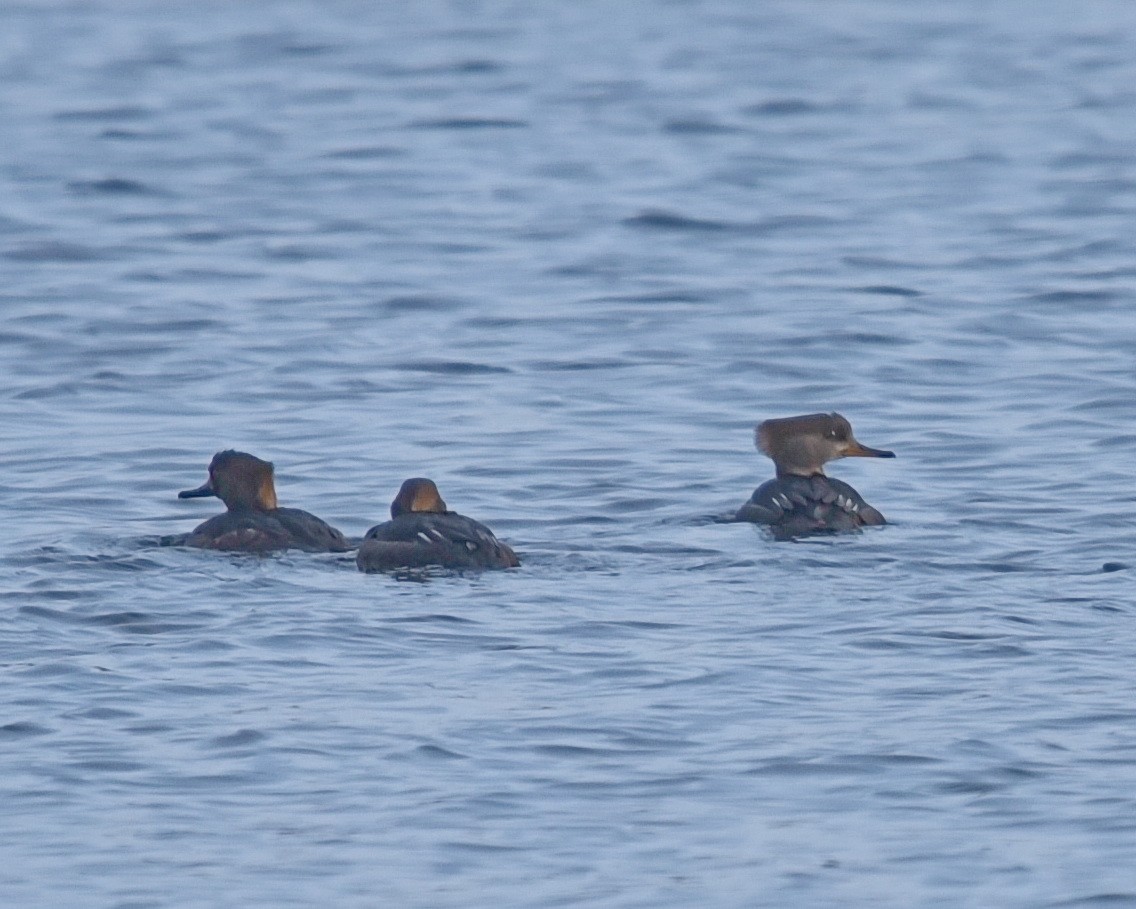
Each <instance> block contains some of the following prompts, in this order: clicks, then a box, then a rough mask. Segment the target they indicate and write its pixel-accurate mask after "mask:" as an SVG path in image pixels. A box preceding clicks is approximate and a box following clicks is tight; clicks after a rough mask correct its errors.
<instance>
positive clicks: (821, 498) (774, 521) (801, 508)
mask: <svg viewBox="0 0 1136 909" xmlns="http://www.w3.org/2000/svg"><path fill="white" fill-rule="evenodd" d="M755 437H756V442H757V447H758V449H759V450H760V451H761V452H762V453H763V454H765V455H768V456H769V457H770V458H772V459H773V463H774V464H775V465H776V466H777V477H776V478H775V479H773V480H768V481H767V482H765V483H763V484H761V486H759V487H758V488H757V489H756V490H755V491H754V494H753V495H752V496H751V497H750V500H749V501H748V502H746V503H745V504H744V505H743V506H742V507H741V508H739V509H738V511H737V514H736V515H735V519H736V520H738V521H750V522H752V523H754V524H768V525H769V526H770V528H772V530H773V534H774V536H775V537H777V538H778V539H789V538H791V537H797V536H802V535H805V534H810V533H836V532H840V531H847V530H855V529H857V528H859V527H865V526H870V525H876V524H886V523H887V522H886V521H885V520H884V516H883V515H882V514H880V513H879V512H878V511H877V510H876V509H875V508H873V507H872V506H871V505H869V504H868V503H867V502H865V501H864V499H863V497H862V496H861V495H860V493H858V492H857V491H856V490H855V489H853V488H852V487H851V486H850V485H848V484H847V483H845V482H843V481H842V480H836V479H833V478H832V477H827V476H825V474H824V465H825V464H826V463H827V462H828V461H835V460H836V459H837V458H894V457H895V453H894V452H891V451H881V450H880V449H878V448H868V447H867V446H866V445H861V444H860V443H859V442H857V441H856V439H855V437H854V436H853V435H852V426H851V424H850V423H849V422H848V421H847V420H846V419H844V417H842V416H841V415H840V414H838V413H812V414H807V415H805V416H801V417H785V418H783V419H779V420H766V421H765V422H764V423H762V424H761V425H760V426H758V427H757V430H756V432H755Z"/></svg>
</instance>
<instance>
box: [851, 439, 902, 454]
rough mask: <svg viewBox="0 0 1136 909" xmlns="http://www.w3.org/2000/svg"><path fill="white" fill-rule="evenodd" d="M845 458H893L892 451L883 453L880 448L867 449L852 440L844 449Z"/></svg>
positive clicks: (865, 446)
mask: <svg viewBox="0 0 1136 909" xmlns="http://www.w3.org/2000/svg"><path fill="white" fill-rule="evenodd" d="M844 457H846V458H894V457H895V452H894V451H884V450H883V449H882V448H869V447H868V446H867V445H861V444H860V443H859V442H857V441H856V440H855V439H853V440H852V441H851V442H850V443H849V445H848V447H847V448H846V449H844Z"/></svg>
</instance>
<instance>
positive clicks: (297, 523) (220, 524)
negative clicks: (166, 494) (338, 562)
mask: <svg viewBox="0 0 1136 909" xmlns="http://www.w3.org/2000/svg"><path fill="white" fill-rule="evenodd" d="M272 469H273V468H272V464H271V463H270V462H268V461H262V460H261V459H260V458H257V457H254V456H253V455H250V454H246V453H245V452H243V451H233V450H231V449H230V450H229V451H220V452H218V453H217V454H215V455H214V456H213V460H212V461H211V462H210V463H209V479H208V480H206V481H205V483H203V484H202V485H201V486H198V487H197V488H196V489H187V490H185V491H184V492H179V493H178V498H179V499H193V498H198V497H199V496H217V498H219V499H220V500H221V501H222V502H224V503H225V507H226V508H227V509H228V510H227V511H226V512H225V513H224V514H219V515H217V516H216V517H215V518H210V519H209V520H208V521H206V522H205V523H204V524H202V525H200V526H199V527H197V528H196V529H195V530H193V531H192V532H191V533H189V534H186V536H185V537H184V538H181V539H178V541H177V542H179V543H180V544H181V545H184V546H197V547H199V548H201V549H225V550H231V551H238V552H269V551H271V550H274V549H303V550H305V551H306V552H346V551H348V550H349V549H351V548H352V547H351V545H350V544H349V543H348V542H347V540H346V539H344V537H343V534H341V533H340V532H339V531H338V530H336V529H335V528H334V527H332V526H330V525H329V524H327V523H325V522H324V521H321V520H320V519H319V518H317V517H316V516H315V515H314V514H308V512H306V511H301V510H300V509H299V508H281V507H279V506H278V505H277V503H276V487H275V485H274V483H273V481H272Z"/></svg>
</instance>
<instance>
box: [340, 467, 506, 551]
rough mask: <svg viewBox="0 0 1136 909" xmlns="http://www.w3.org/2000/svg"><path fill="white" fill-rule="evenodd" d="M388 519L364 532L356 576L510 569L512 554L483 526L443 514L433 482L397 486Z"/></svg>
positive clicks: (421, 480) (443, 505) (417, 480)
mask: <svg viewBox="0 0 1136 909" xmlns="http://www.w3.org/2000/svg"><path fill="white" fill-rule="evenodd" d="M390 511H391V519H390V520H389V521H386V522H385V523H383V524H377V525H375V526H374V527H372V528H371V529H370V530H368V531H367V535H366V536H365V537H364V538H363V542H362V543H361V544H360V546H359V552H358V554H357V555H356V557H355V562H356V564H357V565H358V566H359V570H360V571H366V572H375V571H396V570H398V569H402V568H428V567H431V566H437V567H441V568H456V569H471V568H516V567H517V566H518V565H520V564H521V562H520V559H518V558H517V554H516V553H515V552H513V550H512V549H511V548H510V547H508V546H506V545H505V544H504V543H502V542H501V541H500V540H498V539H497V537H495V536H494V535H493V531H492V530H490V529H489V528H488V527H486V526H485V525H484V524H482V523H480V522H478V521H475V520H473V518H467V517H466V516H465V515H460V514H458V513H457V512H454V511H449V510H448V509H447V508H446V503H445V502H443V501H442V496H441V494H440V493H439V492H438V487H437V486H436V485H435V484H434V481H433V480H427V479H425V478H424V477H414V478H412V479H410V480H407V481H406V482H405V483H403V484H402V488H401V489H399V491H398V495H397V496H395V499H394V502H392V503H391V507H390Z"/></svg>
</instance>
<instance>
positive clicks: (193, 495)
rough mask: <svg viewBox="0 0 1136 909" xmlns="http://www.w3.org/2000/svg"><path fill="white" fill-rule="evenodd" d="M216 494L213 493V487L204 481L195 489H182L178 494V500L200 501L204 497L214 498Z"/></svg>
mask: <svg viewBox="0 0 1136 909" xmlns="http://www.w3.org/2000/svg"><path fill="white" fill-rule="evenodd" d="M215 495H217V493H215V492H214V491H213V485H212V483H211V482H210V481H209V480H206V481H205V482H204V483H202V484H201V485H200V486H198V487H197V488H196V489H183V490H182V491H181V492H179V493H178V498H179V499H200V498H203V497H205V496H215Z"/></svg>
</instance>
